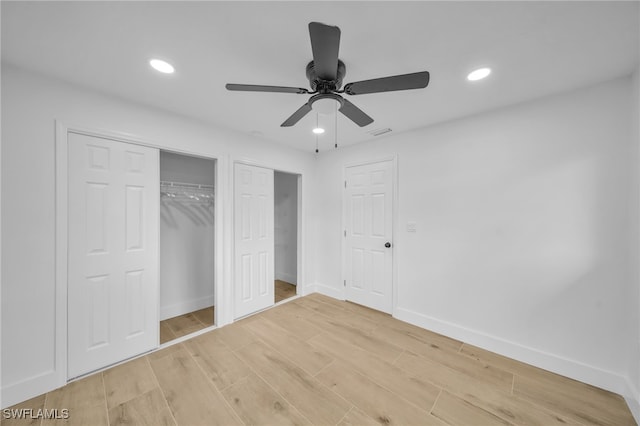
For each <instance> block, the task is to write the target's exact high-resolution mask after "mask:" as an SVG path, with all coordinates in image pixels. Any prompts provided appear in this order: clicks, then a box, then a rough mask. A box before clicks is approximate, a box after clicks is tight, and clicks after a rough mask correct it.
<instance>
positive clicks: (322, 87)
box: [307, 59, 347, 93]
mask: <svg viewBox="0 0 640 426" xmlns="http://www.w3.org/2000/svg"><path fill="white" fill-rule="evenodd" d="M346 72H347V67H346V66H345V65H344V62H342V61H341V60H340V59H338V71H337V73H336V79H335V80H323V79H321V78H320V77H318V75H317V74H316V71H315V67H314V63H313V61H311V62H309V63H308V64H307V78H308V79H309V85H310V86H311V90H312V91H314V92H316V91H317V92H318V93H330V92H333V91H335V90H338V89H339V88H340V86H342V79H343V78H344V76H345V74H346Z"/></svg>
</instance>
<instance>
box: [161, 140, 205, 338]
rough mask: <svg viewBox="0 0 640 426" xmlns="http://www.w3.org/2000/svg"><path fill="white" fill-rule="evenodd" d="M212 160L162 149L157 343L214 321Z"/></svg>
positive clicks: (198, 328)
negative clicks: (158, 334)
mask: <svg viewBox="0 0 640 426" xmlns="http://www.w3.org/2000/svg"><path fill="white" fill-rule="evenodd" d="M215 167H216V162H215V160H213V159H207V158H199V157H192V156H188V155H182V154H176V153H172V152H165V151H161V152H160V343H161V344H163V343H166V342H168V341H171V340H173V339H175V338H178V337H182V336H186V335H187V334H191V333H194V332H196V331H199V330H202V329H204V328H207V327H210V326H213V325H214V323H215V299H214V284H215V283H214V247H215V244H214V236H215V235H214V234H215V226H214V223H215V221H214V207H215V196H214V195H215V189H214V188H215Z"/></svg>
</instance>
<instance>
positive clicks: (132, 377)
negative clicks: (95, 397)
mask: <svg viewBox="0 0 640 426" xmlns="http://www.w3.org/2000/svg"><path fill="white" fill-rule="evenodd" d="M102 377H103V380H104V388H105V392H106V398H107V409H111V408H113V407H115V406H117V405H120V404H122V403H123V402H126V401H129V400H130V399H133V398H135V397H137V396H140V395H142V394H143V393H147V392H149V391H150V390H152V389H154V388H157V387H158V382H157V381H156V378H155V376H154V375H153V371H152V370H151V366H150V365H149V361H148V360H147V358H144V357H143V358H137V359H134V360H133V361H129V362H126V363H124V364H121V365H118V366H116V367H113V368H110V369H108V370H106V371H104V372H103V373H102Z"/></svg>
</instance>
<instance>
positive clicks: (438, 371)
mask: <svg viewBox="0 0 640 426" xmlns="http://www.w3.org/2000/svg"><path fill="white" fill-rule="evenodd" d="M394 365H395V366H397V367H399V368H401V369H403V370H405V371H407V372H409V373H411V374H414V375H416V376H418V377H420V378H422V379H424V380H427V381H429V382H431V383H433V384H435V385H436V386H439V387H441V388H443V389H446V390H450V391H452V392H455V391H458V392H459V391H464V390H465V389H467V388H469V387H473V388H474V390H475V391H476V392H478V393H481V392H483V391H485V390H490V389H496V390H500V391H502V392H505V393H510V392H511V385H512V382H506V381H496V380H495V378H494V376H493V374H491V373H489V374H485V373H484V371H483V370H481V369H480V370H472V369H470V368H465V369H458V368H451V367H449V366H447V365H443V364H441V363H440V362H438V361H436V360H433V359H431V358H428V357H425V356H422V355H418V354H414V353H413V352H410V351H405V352H404V353H402V355H400V356H399V357H398V359H397V360H396V361H395V362H394ZM511 380H513V379H511Z"/></svg>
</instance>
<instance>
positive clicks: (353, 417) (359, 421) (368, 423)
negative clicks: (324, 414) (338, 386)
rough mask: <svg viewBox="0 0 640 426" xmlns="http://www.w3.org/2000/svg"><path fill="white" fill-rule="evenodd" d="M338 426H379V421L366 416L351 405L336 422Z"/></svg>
mask: <svg viewBox="0 0 640 426" xmlns="http://www.w3.org/2000/svg"><path fill="white" fill-rule="evenodd" d="M338 426H380V423H379V422H377V421H375V420H373V419H372V418H371V417H369V416H367V415H366V414H365V413H363V412H362V410H361V409H359V408H358V407H355V406H354V407H351V410H349V412H348V413H347V414H346V415H345V416H344V418H343V419H342V420H341V421H340V423H338Z"/></svg>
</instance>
